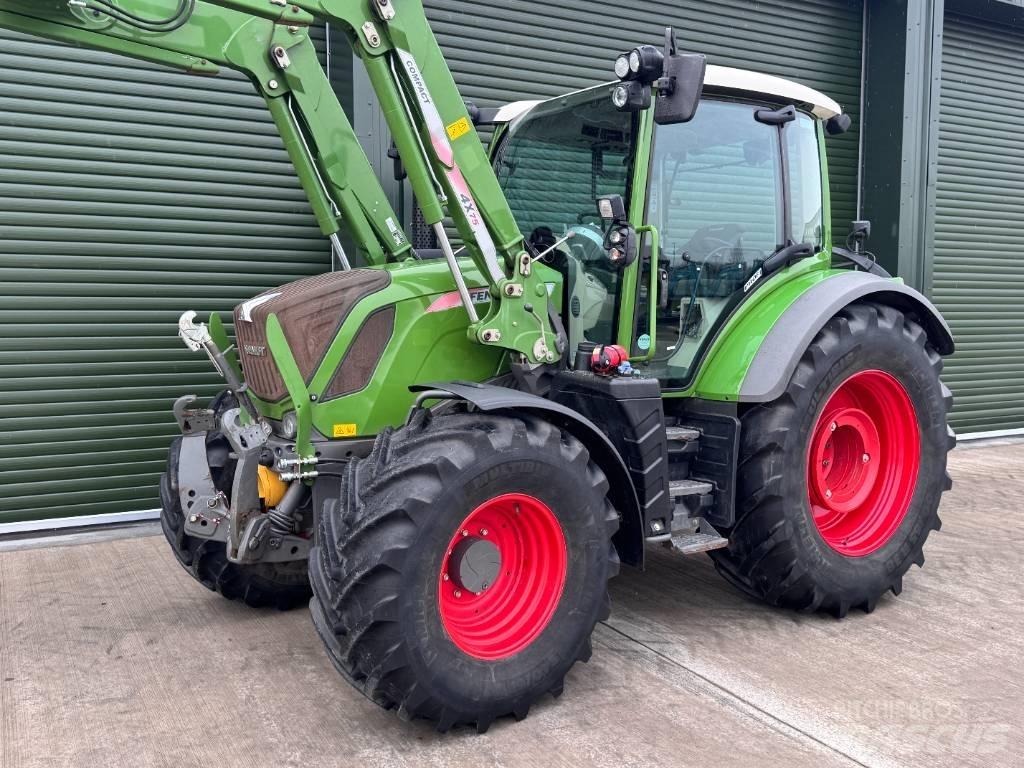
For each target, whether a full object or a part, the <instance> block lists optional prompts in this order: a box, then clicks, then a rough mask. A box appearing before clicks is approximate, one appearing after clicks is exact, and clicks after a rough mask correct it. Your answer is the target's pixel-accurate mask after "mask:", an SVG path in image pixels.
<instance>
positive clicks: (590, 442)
mask: <svg viewBox="0 0 1024 768" xmlns="http://www.w3.org/2000/svg"><path fill="white" fill-rule="evenodd" d="M410 389H411V390H412V391H414V392H429V391H440V392H446V393H448V394H450V395H452V396H453V397H455V398H456V399H458V400H464V401H466V402H468V403H471V404H472V405H474V406H475V407H477V408H479V409H480V410H481V411H520V412H522V411H526V412H528V413H532V414H535V415H537V416H539V417H540V418H542V419H545V420H546V421H549V422H551V423H552V424H555V425H556V426H558V427H559V428H561V429H564V430H565V431H566V432H568V433H569V434H571V435H572V436H573V437H575V438H576V439H577V440H579V441H580V442H581V443H583V445H585V446H586V448H587V450H588V451H589V452H590V457H591V458H592V459H593V460H594V461H595V462H596V463H597V465H598V466H599V467H600V468H601V470H602V471H603V472H604V474H605V476H606V477H607V478H608V498H609V500H610V501H611V503H612V506H614V507H615V509H616V510H617V511H618V513H619V515H621V522H620V524H619V530H618V532H617V533H616V534H615V537H614V539H613V543H614V544H615V549H616V551H617V552H618V555H619V560H621V561H622V562H623V563H625V564H626V565H632V566H636V567H638V568H641V567H643V562H644V521H643V512H642V510H641V509H640V502H639V500H638V499H637V495H636V490H635V489H634V487H633V480H632V478H631V477H630V475H629V470H628V469H627V468H626V464H625V462H623V460H622V457H621V456H620V455H619V452H618V450H616V448H615V446H614V445H613V444H612V442H611V440H609V439H608V437H607V436H606V435H605V434H604V433H603V432H602V431H601V430H600V428H599V427H598V426H597V425H595V424H594V423H593V422H592V421H590V420H589V419H587V418H585V417H583V416H581V415H580V414H579V413H577V412H576V411H574V410H573V409H571V408H568V407H566V406H564V405H560V404H559V403H555V402H552V401H551V400H545V399H544V398H543V397H538V396H537V395H531V394H528V393H526V392H520V391H519V390H515V389H509V388H508V387H499V386H496V385H493V384H477V383H474V382H466V381H458V382H448V383H444V384H430V385H423V386H414V387H410Z"/></svg>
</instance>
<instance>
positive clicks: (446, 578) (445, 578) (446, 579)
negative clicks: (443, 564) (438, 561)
mask: <svg viewBox="0 0 1024 768" xmlns="http://www.w3.org/2000/svg"><path fill="white" fill-rule="evenodd" d="M441 578H442V579H444V580H445V581H448V579H449V578H450V577H449V576H448V574H447V573H446V574H445V575H444V576H442V577H441Z"/></svg>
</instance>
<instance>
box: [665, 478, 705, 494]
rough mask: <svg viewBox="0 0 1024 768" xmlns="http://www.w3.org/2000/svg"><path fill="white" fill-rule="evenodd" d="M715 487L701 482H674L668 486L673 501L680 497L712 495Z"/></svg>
mask: <svg viewBox="0 0 1024 768" xmlns="http://www.w3.org/2000/svg"><path fill="white" fill-rule="evenodd" d="M714 490H715V486H713V485H712V484H711V483H705V482H702V481H700V480H672V481H670V482H669V484H668V493H669V496H671V497H672V498H673V499H678V498H679V497H680V496H703V495H704V494H707V493H712V492H713V491H714Z"/></svg>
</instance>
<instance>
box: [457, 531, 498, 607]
mask: <svg viewBox="0 0 1024 768" xmlns="http://www.w3.org/2000/svg"><path fill="white" fill-rule="evenodd" d="M448 568H449V570H448V572H447V575H448V576H449V577H450V581H451V582H452V583H453V584H454V585H455V586H456V587H457V588H458V589H461V590H462V591H463V592H467V593H472V594H475V595H478V594H480V593H481V592H483V591H484V590H485V589H487V588H488V587H489V586H491V584H493V583H494V580H495V579H496V578H497V577H498V572H499V571H500V570H501V552H500V551H499V550H498V547H497V545H496V544H495V543H494V542H493V541H488V540H487V539H483V538H477V537H475V536H468V535H467V536H464V537H463V538H462V540H461V541H460V542H459V543H458V544H456V545H455V548H454V549H453V550H452V554H451V556H450V557H449V558H448Z"/></svg>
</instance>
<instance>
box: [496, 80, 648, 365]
mask: <svg viewBox="0 0 1024 768" xmlns="http://www.w3.org/2000/svg"><path fill="white" fill-rule="evenodd" d="M634 131H635V117H634V116H633V115H631V114H629V113H624V112H618V111H616V109H615V107H614V106H613V105H612V102H611V99H610V98H609V93H608V89H607V88H605V87H602V88H597V89H591V90H589V91H584V92H582V93H577V94H573V95H571V96H567V97H565V98H562V99H557V100H554V101H551V102H546V103H544V104H540V105H538V106H537V107H535V108H534V109H533V110H532V111H531V112H530V113H529V114H527V115H526V116H525V117H523V118H522V119H521V120H519V121H518V122H517V123H516V124H515V125H514V126H513V127H512V128H511V129H510V131H509V133H508V135H507V136H506V137H505V139H504V141H503V143H502V144H501V146H500V147H499V148H498V151H497V153H496V155H495V159H494V168H495V171H496V173H497V175H498V181H499V183H500V184H501V187H502V189H503V190H504V192H505V196H506V198H507V199H508V203H509V206H510V207H511V209H512V214H513V215H514V216H515V218H516V222H517V223H518V225H519V229H520V231H522V233H523V235H524V236H525V237H526V239H527V241H528V242H529V243H530V244H531V245H532V246H533V247H534V248H535V249H536V250H537V252H541V251H545V250H547V249H549V248H550V247H551V246H552V245H554V244H555V243H557V242H558V241H559V240H562V239H563V238H565V237H566V236H567V235H571V237H570V238H569V239H568V240H566V241H565V243H563V244H562V245H560V246H559V247H558V248H556V249H554V250H552V251H551V252H550V253H549V254H548V255H547V256H546V257H545V258H544V261H545V262H546V263H548V264H549V265H550V266H552V267H554V268H555V269H557V270H558V271H559V272H561V273H562V274H563V276H564V277H565V286H566V296H565V301H564V303H563V307H564V310H563V320H564V321H565V323H566V329H567V331H568V333H569V337H570V338H569V341H570V344H571V345H572V347H570V348H574V347H575V345H576V344H577V343H579V342H580V341H584V340H586V341H595V342H599V343H610V342H612V341H614V337H615V329H616V323H617V317H616V314H617V311H618V303H619V302H618V296H619V289H620V281H621V273H620V271H619V270H617V269H615V268H613V267H612V266H611V265H610V264H609V262H608V258H607V254H606V252H605V250H604V248H603V239H604V229H603V225H602V222H601V218H600V217H599V216H598V213H597V205H596V202H595V201H596V199H597V197H598V196H600V195H621V196H622V198H623V200H624V201H625V202H626V205H627V209H628V206H629V194H630V181H631V179H632V177H633V148H634V141H633V136H634Z"/></svg>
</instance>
